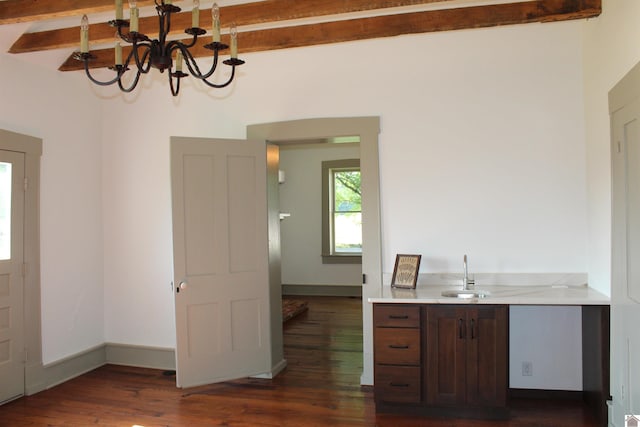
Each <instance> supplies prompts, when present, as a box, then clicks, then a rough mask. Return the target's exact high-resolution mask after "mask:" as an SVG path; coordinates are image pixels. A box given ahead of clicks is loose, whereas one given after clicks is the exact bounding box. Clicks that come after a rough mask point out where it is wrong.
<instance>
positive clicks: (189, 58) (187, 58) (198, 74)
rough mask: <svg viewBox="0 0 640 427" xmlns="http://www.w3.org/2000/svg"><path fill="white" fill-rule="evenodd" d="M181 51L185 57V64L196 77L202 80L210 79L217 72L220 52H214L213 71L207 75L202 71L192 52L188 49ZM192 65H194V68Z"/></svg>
mask: <svg viewBox="0 0 640 427" xmlns="http://www.w3.org/2000/svg"><path fill="white" fill-rule="evenodd" d="M180 50H181V51H182V56H184V57H185V62H186V63H187V67H188V68H189V71H190V72H191V74H192V75H193V76H194V77H196V78H198V79H200V80H205V79H208V78H209V77H211V76H212V75H213V73H214V72H215V71H216V68H218V50H217V49H216V50H214V54H213V64H212V65H211V69H210V70H209V71H208V72H207V73H206V74H203V73H202V71H200V67H199V66H198V63H197V62H196V59H195V58H194V57H193V55H192V54H191V52H190V51H188V50H186V49H180ZM191 64H193V68H192V66H191Z"/></svg>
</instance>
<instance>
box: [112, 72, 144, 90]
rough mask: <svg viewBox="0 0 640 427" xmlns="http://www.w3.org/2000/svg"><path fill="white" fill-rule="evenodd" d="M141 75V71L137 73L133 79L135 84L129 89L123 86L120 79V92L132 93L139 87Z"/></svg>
mask: <svg viewBox="0 0 640 427" xmlns="http://www.w3.org/2000/svg"><path fill="white" fill-rule="evenodd" d="M140 74H141V72H140V70H138V71H136V77H135V78H134V79H133V82H132V83H131V86H129V87H124V85H123V84H122V79H121V78H118V87H119V88H120V90H121V91H123V92H126V93H130V92H132V91H133V90H134V89H135V88H136V86H138V81H139V80H140Z"/></svg>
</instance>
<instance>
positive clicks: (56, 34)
mask: <svg viewBox="0 0 640 427" xmlns="http://www.w3.org/2000/svg"><path fill="white" fill-rule="evenodd" d="M14 1H16V0H10V1H4V2H3V1H0V5H2V3H9V2H14ZM22 1H24V0H22ZM58 1H60V0H55V1H51V0H49V2H50V3H56V2H58ZM100 1H104V0H100ZM446 1H450V0H347V1H345V0H304V1H300V0H267V1H259V2H253V3H244V4H238V5H234V6H225V7H221V8H220V19H221V20H222V26H223V28H224V27H228V26H229V24H230V23H231V22H233V23H235V24H236V25H237V26H239V27H242V26H244V25H254V24H265V23H269V22H277V21H286V20H291V19H303V18H314V17H319V16H327V15H339V14H343V13H353V12H362V11H370V10H375V9H387V8H390V7H403V6H412V5H419V4H427V3H439V2H446ZM65 2H67V3H68V0H65ZM94 2H98V0H94ZM75 3H78V2H75ZM125 3H126V1H125ZM148 3H151V4H153V2H151V1H149V2H148ZM109 4H110V5H111V9H113V0H110V3H109ZM107 10H109V9H107ZM80 14H81V13H78V14H77V15H80ZM0 16H1V15H0ZM78 23H79V20H78ZM139 25H140V32H141V33H143V34H149V35H151V34H154V33H156V32H157V31H158V17H157V16H155V15H153V16H148V17H143V18H140V23H139ZM200 26H201V27H202V28H204V29H207V30H210V29H211V26H212V22H211V13H209V9H207V10H202V11H201V13H200ZM171 27H172V31H171V33H170V34H172V35H178V34H184V30H185V28H188V27H191V10H189V11H185V12H180V13H178V14H176V15H174V16H172V18H171ZM114 32H115V29H114V28H113V27H111V26H110V25H109V24H107V23H99V24H92V25H90V27H89V36H90V38H91V43H92V44H102V43H109V42H112V41H113V39H114ZM79 34H80V27H72V28H62V29H57V30H49V31H40V32H35V33H26V34H23V35H22V36H21V37H20V38H19V39H18V40H17V41H16V42H15V43H14V44H13V46H11V48H10V49H9V52H10V53H25V52H35V51H39V50H48V49H61V48H69V47H74V46H77V45H78V43H79V39H80V36H79Z"/></svg>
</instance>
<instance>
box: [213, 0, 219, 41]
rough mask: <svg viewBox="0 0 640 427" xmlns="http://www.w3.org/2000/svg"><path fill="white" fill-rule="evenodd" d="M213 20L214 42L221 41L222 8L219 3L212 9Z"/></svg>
mask: <svg viewBox="0 0 640 427" xmlns="http://www.w3.org/2000/svg"><path fill="white" fill-rule="evenodd" d="M211 20H212V21H213V41H214V42H219V41H220V8H219V7H218V3H214V4H213V6H212V7H211Z"/></svg>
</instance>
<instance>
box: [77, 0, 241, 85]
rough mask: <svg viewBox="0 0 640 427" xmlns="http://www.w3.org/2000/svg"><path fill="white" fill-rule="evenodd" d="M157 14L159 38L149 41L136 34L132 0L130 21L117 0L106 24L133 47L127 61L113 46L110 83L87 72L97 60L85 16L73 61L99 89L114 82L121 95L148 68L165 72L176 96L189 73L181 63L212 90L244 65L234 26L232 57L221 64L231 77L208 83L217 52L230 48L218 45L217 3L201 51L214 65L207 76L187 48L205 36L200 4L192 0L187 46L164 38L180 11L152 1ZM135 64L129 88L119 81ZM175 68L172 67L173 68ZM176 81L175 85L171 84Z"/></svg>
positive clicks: (166, 2) (167, 1)
mask: <svg viewBox="0 0 640 427" xmlns="http://www.w3.org/2000/svg"><path fill="white" fill-rule="evenodd" d="M154 1H155V4H156V11H157V13H158V21H159V30H158V38H157V39H153V40H152V39H150V38H149V37H147V36H146V35H145V34H142V33H140V32H138V17H139V11H138V8H137V6H136V1H135V0H129V10H130V20H125V19H123V11H122V0H116V19H115V20H113V21H109V25H111V26H112V27H116V28H117V29H118V31H117V37H118V38H120V39H121V40H124V41H125V42H127V43H130V44H131V45H132V47H131V52H130V53H129V55H128V56H127V58H126V60H125V61H123V59H122V46H121V44H120V42H119V41H117V42H116V44H115V65H114V66H113V67H109V68H110V69H112V70H114V71H115V72H116V76H115V77H114V78H113V79H112V80H109V81H99V80H97V79H95V78H94V77H93V76H92V75H91V73H90V72H89V62H90V61H92V60H94V59H95V58H96V57H95V56H94V55H92V54H91V53H90V52H89V19H88V18H87V15H84V16H83V17H82V23H81V25H80V52H76V53H75V54H74V58H75V59H77V60H79V61H83V62H84V70H85V72H86V73H87V77H89V79H90V80H91V81H92V82H93V83H95V84H97V85H100V86H109V85H112V84H115V83H117V84H118V87H120V90H122V91H123V92H131V91H133V90H134V89H135V88H136V86H137V85H138V81H139V80H140V75H141V74H147V73H148V72H149V71H150V70H151V68H152V67H153V68H156V69H158V70H160V72H161V73H163V72H164V71H165V70H168V73H167V74H168V75H169V85H170V87H171V94H172V95H173V96H177V95H178V92H179V91H180V80H181V79H182V78H184V77H188V76H189V74H187V73H184V72H183V61H184V63H186V64H187V69H188V70H189V72H190V73H191V75H192V76H193V77H196V78H198V79H200V80H201V81H202V82H204V83H205V84H206V85H208V86H210V87H213V88H223V87H225V86H228V85H229V84H230V83H231V82H232V81H233V78H234V76H235V70H236V67H237V66H239V65H242V64H244V61H242V60H240V59H238V38H237V36H238V32H237V29H236V26H235V25H232V26H231V29H230V36H231V57H230V58H229V59H227V60H226V61H223V63H224V64H226V65H229V66H231V76H230V77H229V80H227V81H226V82H224V83H221V84H216V83H212V82H210V81H208V79H209V77H211V76H213V74H214V73H215V71H216V69H217V67H218V55H219V53H220V51H223V50H226V49H228V48H229V46H228V45H226V44H224V43H221V42H220V9H219V8H218V5H217V4H216V3H214V4H213V7H212V8H211V17H212V20H213V31H212V36H213V38H212V42H211V43H209V44H206V45H205V46H204V48H206V49H209V50H212V51H213V64H212V65H211V69H209V71H207V72H206V73H203V72H202V71H200V68H199V67H198V64H197V63H196V61H195V59H194V57H193V54H192V53H191V52H190V51H189V49H190V48H191V47H193V46H195V44H196V42H197V40H198V36H202V35H204V34H206V33H207V31H206V30H205V29H203V28H200V27H199V25H200V1H199V0H193V12H192V20H191V28H187V29H186V30H185V31H184V32H185V33H187V34H189V35H191V36H192V37H193V39H192V40H191V42H190V43H183V42H181V41H179V40H171V41H167V35H168V34H169V32H170V31H171V15H172V14H173V13H177V12H180V10H181V9H180V8H179V7H177V6H174V5H173V4H172V0H154ZM174 54H175V59H174ZM132 62H133V64H135V67H136V75H135V77H134V78H133V80H132V81H131V84H130V85H129V86H126V85H125V84H124V83H123V81H122V76H123V75H124V74H125V73H126V72H127V71H128V70H129V65H130V64H132ZM174 65H175V67H174ZM174 81H175V83H174Z"/></svg>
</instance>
